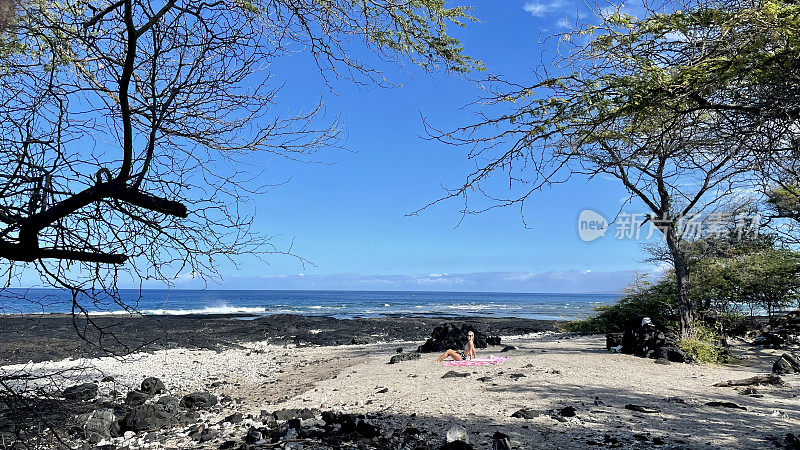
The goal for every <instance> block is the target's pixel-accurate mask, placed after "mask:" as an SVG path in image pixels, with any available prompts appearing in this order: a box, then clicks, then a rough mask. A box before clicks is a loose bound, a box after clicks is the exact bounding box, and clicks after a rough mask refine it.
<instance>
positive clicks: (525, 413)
mask: <svg viewBox="0 0 800 450" xmlns="http://www.w3.org/2000/svg"><path fill="white" fill-rule="evenodd" d="M511 417H516V418H517V419H525V420H530V419H533V418H535V417H539V411H534V410H532V409H528V408H522V409H520V410H518V411H516V412H514V414H511Z"/></svg>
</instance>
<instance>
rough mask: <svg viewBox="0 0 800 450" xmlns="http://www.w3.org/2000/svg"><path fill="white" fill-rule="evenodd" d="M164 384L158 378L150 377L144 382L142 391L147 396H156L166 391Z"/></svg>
mask: <svg viewBox="0 0 800 450" xmlns="http://www.w3.org/2000/svg"><path fill="white" fill-rule="evenodd" d="M166 390H167V388H166V387H165V386H164V383H162V382H161V380H159V379H158V378H156V377H148V378H145V379H144V381H142V386H141V391H142V392H144V393H145V394H150V395H156V394H161V393H162V392H164V391H166Z"/></svg>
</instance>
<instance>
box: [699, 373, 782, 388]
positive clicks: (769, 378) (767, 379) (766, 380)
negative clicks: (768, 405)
mask: <svg viewBox="0 0 800 450" xmlns="http://www.w3.org/2000/svg"><path fill="white" fill-rule="evenodd" d="M757 384H775V385H781V384H783V380H782V379H781V377H779V376H777V375H772V374H769V375H757V376H755V377H750V378H745V379H744V380H728V381H721V382H719V383H717V384H715V385H714V386H716V387H730V386H753V385H757Z"/></svg>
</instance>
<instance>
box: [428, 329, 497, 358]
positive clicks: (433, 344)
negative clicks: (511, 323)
mask: <svg viewBox="0 0 800 450" xmlns="http://www.w3.org/2000/svg"><path fill="white" fill-rule="evenodd" d="M470 331H472V332H473V333H475V340H474V344H475V348H486V347H487V346H488V344H487V342H486V340H487V337H486V334H484V333H483V332H481V331H478V330H477V329H475V327H474V326H472V325H470V324H464V325H461V326H458V325H456V324H452V323H448V324H444V325H441V326H438V327H436V328H434V329H433V332H432V333H431V337H430V339H428V340H427V341H426V342H425V343H424V344H422V345H421V346H420V347H419V348H418V349H417V351H419V352H420V353H431V352H443V351H445V350H448V349H453V350H461V349H463V348H464V345H465V344H466V343H467V333H469V332H470ZM498 342H499V341H498Z"/></svg>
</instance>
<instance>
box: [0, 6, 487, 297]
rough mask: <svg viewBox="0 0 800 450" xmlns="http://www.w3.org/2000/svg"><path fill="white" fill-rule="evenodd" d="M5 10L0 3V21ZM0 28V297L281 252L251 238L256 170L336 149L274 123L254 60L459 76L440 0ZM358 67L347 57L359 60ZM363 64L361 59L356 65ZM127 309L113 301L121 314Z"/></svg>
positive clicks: (184, 12) (286, 122)
mask: <svg viewBox="0 0 800 450" xmlns="http://www.w3.org/2000/svg"><path fill="white" fill-rule="evenodd" d="M9 4H10V3H6V2H4V3H3V8H4V10H5V9H6V7H7V5H9ZM13 5H14V7H13V11H14V15H13V18H12V19H13V20H11V19H9V20H6V19H8V18H5V19H4V20H3V23H4V24H7V25H8V26H7V27H6V28H5V29H4V30H0V33H1V34H0V193H1V194H2V200H0V224H2V226H1V227H0V259H2V264H3V266H4V273H5V275H6V285H8V284H10V283H11V281H12V280H13V278H14V277H15V276H18V275H19V274H20V272H21V271H22V270H27V271H30V270H35V271H37V272H38V274H39V275H40V278H41V280H42V283H43V284H44V285H49V286H55V287H61V288H68V289H72V290H74V295H73V300H74V301H73V307H74V308H76V309H77V310H78V311H81V310H83V305H81V304H80V303H79V301H78V295H77V293H79V292H80V293H82V294H85V295H89V296H90V298H98V296H97V294H96V293H97V292H102V293H103V295H104V296H105V297H106V298H110V299H112V300H114V301H117V302H119V297H118V295H117V292H116V281H117V279H118V276H119V275H120V274H122V273H125V274H127V275H126V276H128V277H130V278H132V279H134V280H144V279H158V280H163V281H166V282H169V281H170V280H172V279H174V277H175V276H177V275H179V274H183V275H188V276H192V277H208V276H214V274H215V266H216V262H217V260H218V258H220V257H223V258H232V257H234V256H235V255H240V254H243V253H263V252H273V251H285V250H286V249H282V248H277V247H275V246H272V245H271V243H270V240H269V239H268V238H267V237H265V236H262V235H258V234H255V233H252V232H251V231H250V225H251V224H252V215H251V214H250V213H249V212H248V211H250V210H249V209H248V208H247V206H246V201H247V200H248V196H249V195H250V194H253V193H254V192H258V191H259V189H260V188H261V187H262V186H264V182H263V180H261V179H260V177H259V174H260V172H261V171H262V170H263V169H264V164H263V162H264V161H265V159H266V158H265V157H267V156H269V157H273V156H277V157H284V158H289V159H298V160H307V159H308V155H310V154H311V153H313V152H315V151H317V150H319V149H322V148H326V147H330V146H335V145H337V143H338V142H339V141H338V139H337V138H338V136H339V130H340V127H339V126H338V123H337V121H336V119H335V118H334V119H325V117H324V108H323V105H322V104H321V103H320V104H318V105H310V106H311V107H310V108H309V109H308V110H306V111H301V112H298V113H296V114H294V115H286V114H285V113H284V112H283V111H280V110H279V109H278V108H277V105H278V103H277V102H278V94H279V88H280V85H281V80H280V73H277V74H272V73H270V71H269V67H270V64H271V63H273V62H275V61H276V60H278V59H279V58H281V57H283V56H286V55H290V54H293V53H298V52H303V53H306V54H310V55H311V56H312V57H313V59H314V61H315V62H316V65H317V67H318V69H319V71H320V73H321V74H322V76H323V77H324V79H327V80H329V79H330V78H331V77H348V78H350V79H351V80H353V81H354V82H357V83H373V84H387V83H388V81H387V80H386V78H384V75H383V73H382V69H384V68H385V67H386V66H385V65H384V64H383V62H387V61H388V62H390V63H391V62H395V61H397V62H399V61H410V62H412V63H414V64H417V65H420V66H422V67H423V68H425V69H429V70H433V69H436V68H437V67H441V68H444V69H446V70H450V71H454V72H464V71H468V70H470V69H472V68H476V67H480V64H479V63H477V62H475V61H473V60H471V59H470V58H468V57H467V56H465V55H463V54H462V48H461V46H460V44H459V43H458V41H457V40H455V39H454V38H451V37H450V36H448V34H447V30H448V27H449V26H453V25H455V26H463V25H464V23H465V22H466V21H470V20H472V19H471V17H470V16H469V15H468V13H467V10H465V9H464V8H462V7H452V8H449V7H445V5H444V1H443V0H412V1H408V0H378V1H370V2H360V1H356V2H353V1H349V0H326V1H319V0H291V1H290V0H215V1H210V2H205V1H188V0H166V1H161V2H151V1H144V0H102V1H101V0H66V1H58V2H54V1H47V0H22V1H19V2H16V3H15V4H13ZM365 48H366V49H368V50H369V52H368V53H367V54H370V55H371V56H368V59H367V60H361V59H358V58H355V57H353V56H352V55H353V54H364V53H365V52H364V51H363V49H365ZM370 61H378V63H377V64H371V63H370ZM123 306H127V305H123Z"/></svg>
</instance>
